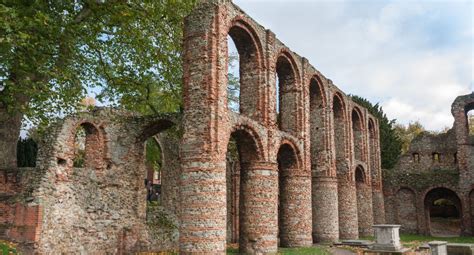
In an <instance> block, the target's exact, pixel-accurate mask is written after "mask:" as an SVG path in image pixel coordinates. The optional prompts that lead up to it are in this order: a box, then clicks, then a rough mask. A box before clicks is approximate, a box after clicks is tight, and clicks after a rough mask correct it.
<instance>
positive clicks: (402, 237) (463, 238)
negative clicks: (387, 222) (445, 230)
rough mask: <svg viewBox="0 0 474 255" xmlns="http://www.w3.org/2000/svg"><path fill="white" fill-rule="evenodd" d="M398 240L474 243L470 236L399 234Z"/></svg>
mask: <svg viewBox="0 0 474 255" xmlns="http://www.w3.org/2000/svg"><path fill="white" fill-rule="evenodd" d="M400 240H401V241H402V242H430V241H447V242H448V243H474V237H472V236H457V237H434V236H422V235H411V234H402V235H400Z"/></svg>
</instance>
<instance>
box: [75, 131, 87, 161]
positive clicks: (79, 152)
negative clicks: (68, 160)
mask: <svg viewBox="0 0 474 255" xmlns="http://www.w3.org/2000/svg"><path fill="white" fill-rule="evenodd" d="M86 138H87V134H86V130H85V129H84V127H83V126H80V127H78V128H77V130H76V134H75V136H74V160H73V167H84V164H85V160H86Z"/></svg>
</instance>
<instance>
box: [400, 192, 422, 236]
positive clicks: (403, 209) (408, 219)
mask: <svg viewBox="0 0 474 255" xmlns="http://www.w3.org/2000/svg"><path fill="white" fill-rule="evenodd" d="M395 207H396V208H395V211H396V216H395V220H396V223H397V224H400V225H401V230H402V231H403V232H406V233H417V232H418V219H417V213H418V210H417V207H416V193H415V191H414V190H413V189H411V188H408V187H402V188H400V189H399V190H398V191H397V192H396V193H395Z"/></svg>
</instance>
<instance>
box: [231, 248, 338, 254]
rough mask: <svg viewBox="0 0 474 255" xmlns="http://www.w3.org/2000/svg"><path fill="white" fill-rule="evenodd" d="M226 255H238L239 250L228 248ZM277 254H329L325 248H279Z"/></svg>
mask: <svg viewBox="0 0 474 255" xmlns="http://www.w3.org/2000/svg"><path fill="white" fill-rule="evenodd" d="M227 254H239V250H238V249H235V248H228V249H227ZM278 254H281V255H296V254H298V255H330V254H331V253H330V252H329V251H328V250H327V248H325V247H321V246H316V247H308V248H279V249H278Z"/></svg>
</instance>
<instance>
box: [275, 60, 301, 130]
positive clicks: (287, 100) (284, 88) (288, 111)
mask: <svg viewBox="0 0 474 255" xmlns="http://www.w3.org/2000/svg"><path fill="white" fill-rule="evenodd" d="M276 74H277V77H276V81H277V84H276V93H277V95H276V101H277V105H276V112H277V123H278V128H279V129H280V130H282V131H286V132H290V133H292V134H294V133H295V132H296V131H297V129H296V126H297V125H296V124H297V123H296V121H297V99H298V97H297V91H296V83H297V80H296V70H295V68H294V66H293V65H292V63H291V61H290V59H289V58H288V57H287V56H286V55H281V56H279V57H278V59H277V63H276Z"/></svg>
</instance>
